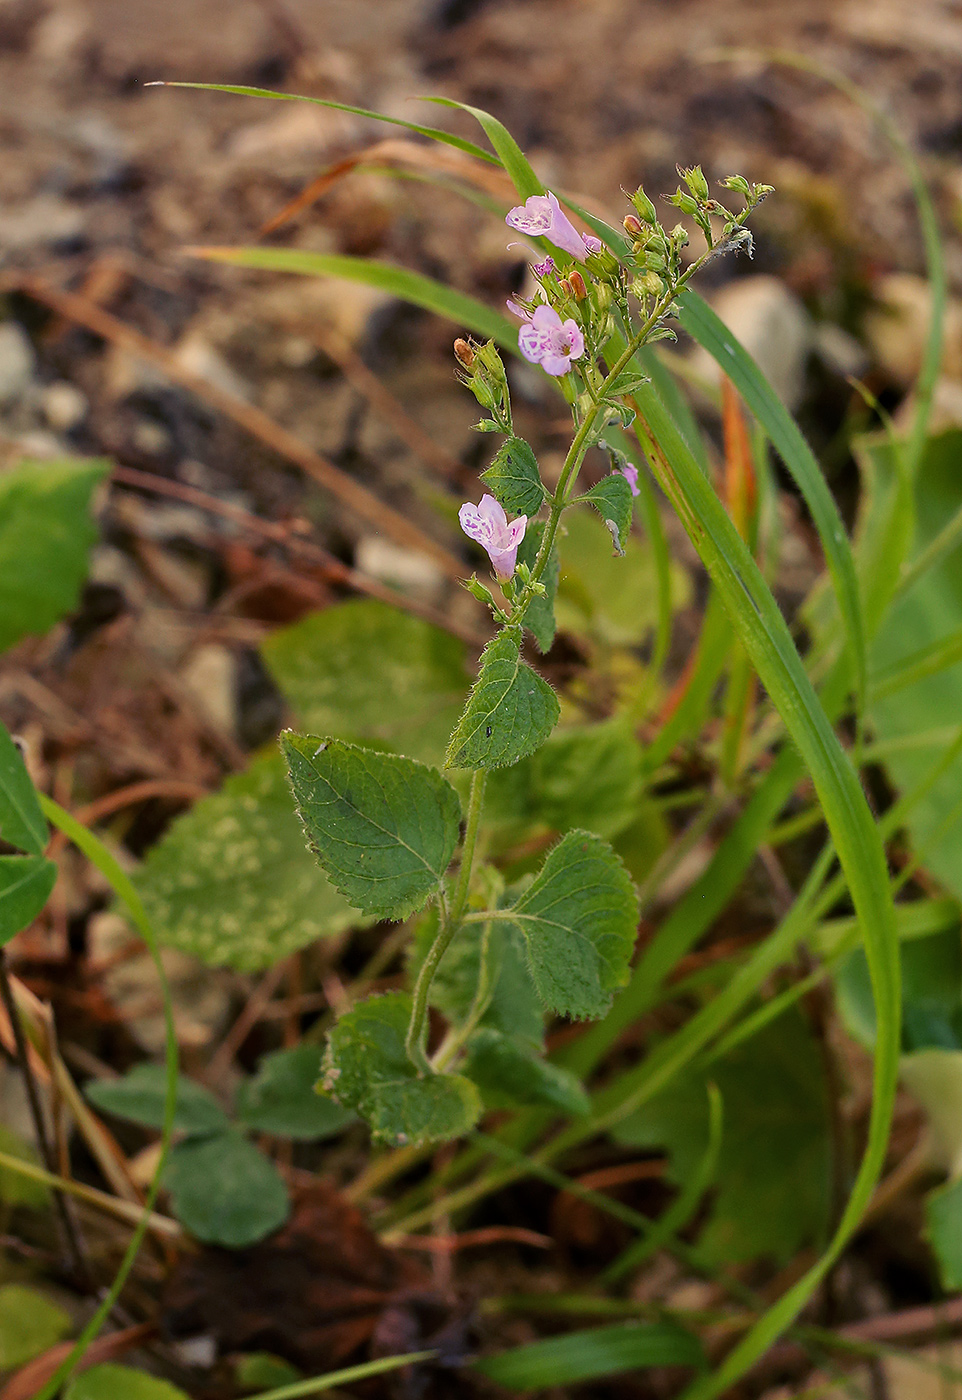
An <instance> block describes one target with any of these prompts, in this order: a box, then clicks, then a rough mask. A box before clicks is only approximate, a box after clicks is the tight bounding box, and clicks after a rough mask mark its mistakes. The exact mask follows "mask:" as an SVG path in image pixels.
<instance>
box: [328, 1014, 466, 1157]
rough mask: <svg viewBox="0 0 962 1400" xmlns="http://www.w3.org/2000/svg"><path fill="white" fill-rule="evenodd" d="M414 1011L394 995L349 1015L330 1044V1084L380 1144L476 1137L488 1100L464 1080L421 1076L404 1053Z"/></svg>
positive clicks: (334, 1034)
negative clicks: (471, 1133)
mask: <svg viewBox="0 0 962 1400" xmlns="http://www.w3.org/2000/svg"><path fill="white" fill-rule="evenodd" d="M411 1006H412V1000H411V997H410V996H408V995H407V993H406V992H388V993H387V994H386V995H385V996H378V997H368V999H367V1000H366V1001H362V1002H358V1004H357V1005H356V1006H354V1007H352V1008H351V1010H350V1011H348V1012H347V1013H346V1014H345V1015H344V1016H342V1017H341V1018H340V1020H339V1021H338V1022H337V1025H336V1026H335V1027H334V1029H333V1030H332V1031H331V1034H330V1037H329V1039H328V1045H327V1052H326V1054H325V1058H324V1085H325V1088H326V1090H327V1092H328V1093H330V1094H333V1095H334V1096H335V1097H336V1098H337V1100H338V1102H339V1103H342V1104H344V1105H345V1106H346V1107H348V1108H353V1109H356V1110H357V1112H358V1113H360V1114H361V1116H362V1117H363V1118H365V1119H366V1120H367V1122H368V1123H369V1124H370V1127H371V1133H372V1135H373V1137H374V1139H375V1141H380V1142H387V1143H391V1144H393V1145H395V1146H397V1145H410V1146H412V1147H416V1146H420V1145H422V1144H424V1143H428V1142H443V1141H445V1140H447V1139H449V1138H456V1137H461V1136H462V1135H463V1134H464V1133H467V1132H469V1131H470V1130H471V1128H473V1127H474V1125H475V1123H476V1122H477V1120H478V1117H479V1116H480V1113H481V1100H480V1098H479V1096H478V1091H477V1089H476V1088H475V1087H474V1085H473V1084H472V1083H471V1081H470V1080H469V1079H465V1078H464V1077H463V1076H462V1075H457V1074H432V1075H419V1074H418V1072H417V1070H416V1069H415V1067H414V1065H413V1064H412V1063H411V1061H410V1060H409V1059H408V1056H407V1052H406V1051H405V1048H404V1042H405V1036H406V1034H407V1028H408V1023H409V1021H410V1019H411Z"/></svg>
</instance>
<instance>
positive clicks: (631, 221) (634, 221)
mask: <svg viewBox="0 0 962 1400" xmlns="http://www.w3.org/2000/svg"><path fill="white" fill-rule="evenodd" d="M621 222H622V224H623V225H624V229H625V233H630V234H631V235H632V237H633V238H637V237H638V235H639V233H641V232H643V230H644V227H645V226H644V224H643V223H642V222H641V220H640V219H639V218H638V216H637V214H626V215H625V217H624V218H623V219H622V221H621Z"/></svg>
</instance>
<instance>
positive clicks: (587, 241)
mask: <svg viewBox="0 0 962 1400" xmlns="http://www.w3.org/2000/svg"><path fill="white" fill-rule="evenodd" d="M581 237H582V239H583V240H584V245H585V249H586V251H587V252H589V253H600V252H601V250H602V248H603V247H604V246H605V245H604V244H603V243H602V241H601V239H600V238H596V237H595V236H594V234H593V233H583V234H582V235H581Z"/></svg>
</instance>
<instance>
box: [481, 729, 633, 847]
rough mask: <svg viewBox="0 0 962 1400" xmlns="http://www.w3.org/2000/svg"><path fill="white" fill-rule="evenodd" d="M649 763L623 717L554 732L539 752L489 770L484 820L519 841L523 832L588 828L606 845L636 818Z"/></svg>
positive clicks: (508, 840)
mask: <svg viewBox="0 0 962 1400" xmlns="http://www.w3.org/2000/svg"><path fill="white" fill-rule="evenodd" d="M643 776H644V760H643V754H642V748H641V745H640V744H639V742H638V740H637V738H636V737H635V733H634V728H633V726H632V725H631V724H630V723H629V722H628V721H627V720H625V719H619V718H615V719H610V720H604V721H602V723H600V724H586V725H568V726H565V727H563V728H559V729H556V730H555V732H554V733H553V734H552V735H551V736H550V737H549V738H548V740H547V741H546V742H545V744H544V745H543V746H542V747H541V748H540V749H539V750H538V752H537V753H536V754H532V755H531V756H530V757H529V758H525V759H522V760H521V762H520V763H516V764H515V765H514V767H513V768H506V769H503V770H501V771H499V772H497V773H492V774H491V777H490V778H489V780H488V787H487V789H486V792H485V820H486V821H489V822H494V823H498V824H500V825H501V826H503V827H504V828H505V837H504V839H505V840H506V841H507V842H512V843H514V842H515V841H516V840H517V839H519V838H520V836H521V830H520V829H521V828H524V827H531V826H537V825H541V826H545V827H548V828H549V829H551V830H553V831H558V832H561V833H564V832H566V831H571V830H572V829H573V828H574V827H583V828H585V829H586V830H588V831H593V832H596V833H597V834H598V835H599V836H605V837H607V838H608V839H609V840H610V839H611V838H612V837H614V836H616V835H617V834H618V833H619V832H620V831H623V830H624V829H625V828H626V827H627V826H629V825H630V824H631V822H632V821H633V820H634V819H635V817H636V816H637V814H638V811H639V807H640V804H641V800H642V790H643V786H644V784H643Z"/></svg>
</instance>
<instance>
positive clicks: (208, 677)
mask: <svg viewBox="0 0 962 1400" xmlns="http://www.w3.org/2000/svg"><path fill="white" fill-rule="evenodd" d="M180 680H181V684H182V685H183V687H184V689H185V690H186V691H188V692H189V694H190V696H191V699H192V700H193V701H194V703H195V704H196V706H197V708H198V709H199V710H200V711H201V713H202V714H203V716H204V718H205V719H206V720H207V721H208V723H210V724H212V725H213V726H214V728H215V729H218V730H220V732H221V733H223V734H229V735H230V736H231V737H232V738H233V737H234V736H235V735H236V733H237V700H236V696H237V663H236V660H235V657H234V653H233V652H232V651H231V650H230V648H229V647H225V646H222V645H221V644H220V643H218V642H207V643H204V644H203V645H201V646H198V647H195V648H194V650H193V651H192V652H191V654H190V656H189V657H188V658H187V660H186V661H185V662H184V665H183V666H182V667H181V672H180Z"/></svg>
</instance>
